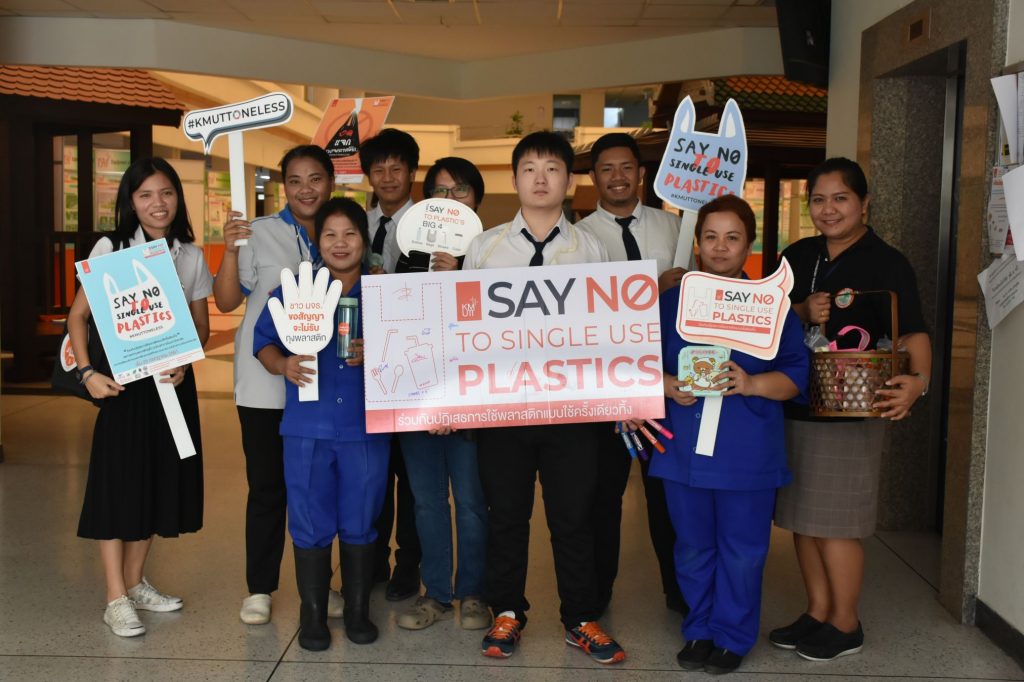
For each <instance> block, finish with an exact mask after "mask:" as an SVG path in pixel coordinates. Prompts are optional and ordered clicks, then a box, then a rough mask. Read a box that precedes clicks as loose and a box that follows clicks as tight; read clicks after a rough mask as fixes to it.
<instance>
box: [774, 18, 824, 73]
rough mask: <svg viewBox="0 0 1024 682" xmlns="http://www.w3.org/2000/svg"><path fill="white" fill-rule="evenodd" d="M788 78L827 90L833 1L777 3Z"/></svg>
mask: <svg viewBox="0 0 1024 682" xmlns="http://www.w3.org/2000/svg"><path fill="white" fill-rule="evenodd" d="M775 10H776V12H777V13H778V17H779V42H780V43H782V63H783V68H784V73H785V74H786V78H788V79H789V80H791V81H797V82H798V83H807V84H809V85H816V86H818V87H819V88H827V87H828V48H829V34H830V32H831V24H832V2H831V0H775Z"/></svg>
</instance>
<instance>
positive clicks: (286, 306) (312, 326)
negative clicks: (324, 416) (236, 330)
mask: <svg viewBox="0 0 1024 682" xmlns="http://www.w3.org/2000/svg"><path fill="white" fill-rule="evenodd" d="M339 298H341V282H339V281H337V280H334V281H333V282H332V281H331V273H330V272H328V271H327V268H321V270H320V271H319V272H318V273H316V280H315V281H314V279H313V264H312V263H310V262H308V261H304V262H302V263H300V264H299V277H298V281H297V282H296V278H295V275H294V274H293V273H292V271H291V270H289V269H288V268H284V269H283V270H281V299H282V300H278V299H276V298H271V299H270V300H269V301H267V307H268V308H269V309H270V316H271V317H272V318H274V326H275V327H277V333H278V335H279V336H280V337H281V341H282V342H283V343H284V347H285V348H287V349H288V350H289V351H291V352H292V353H295V354H296V355H312V356H313V358H314V359H313V361H312V362H310V361H306V362H304V363H302V364H303V365H304V366H306V367H310V368H312V369H316V368H317V361H316V354H317V353H319V352H320V351H321V350H322V349H323V348H324V347H325V346H326V345H327V344H328V343H330V341H331V338H332V337H333V336H334V313H335V310H336V309H337V307H338V299H339ZM309 378H311V381H310V382H309V383H308V384H303V385H302V386H300V387H299V401H300V402H308V401H311V400H317V399H318V398H319V395H320V391H319V385H320V382H319V374H314V375H312V377H309Z"/></svg>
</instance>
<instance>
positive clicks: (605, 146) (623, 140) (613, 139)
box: [590, 133, 640, 170]
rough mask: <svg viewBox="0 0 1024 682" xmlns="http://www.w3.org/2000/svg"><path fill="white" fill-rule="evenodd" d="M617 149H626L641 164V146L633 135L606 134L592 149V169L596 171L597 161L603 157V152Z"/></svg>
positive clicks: (598, 139)
mask: <svg viewBox="0 0 1024 682" xmlns="http://www.w3.org/2000/svg"><path fill="white" fill-rule="evenodd" d="M616 147H625V148H626V149H628V150H629V151H631V152H632V153H633V157H634V158H636V161H637V163H638V164H639V163H640V145H638V144H637V143H636V140H635V139H634V138H633V136H632V135H627V134H626V133H605V134H604V135H602V136H601V137H599V138H597V141H596V142H594V144H593V145H592V146H591V147H590V169H591V170H594V169H595V168H597V159H598V157H599V156H601V153H602V152H606V151H608V150H609V149H615V148H616Z"/></svg>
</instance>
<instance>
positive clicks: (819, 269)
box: [782, 227, 928, 349]
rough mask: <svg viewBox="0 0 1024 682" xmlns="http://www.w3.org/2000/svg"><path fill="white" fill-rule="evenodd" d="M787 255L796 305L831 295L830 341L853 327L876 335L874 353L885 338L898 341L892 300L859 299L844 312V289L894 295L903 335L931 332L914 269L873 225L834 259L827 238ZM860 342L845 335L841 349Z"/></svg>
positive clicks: (792, 248)
mask: <svg viewBox="0 0 1024 682" xmlns="http://www.w3.org/2000/svg"><path fill="white" fill-rule="evenodd" d="M782 255H783V257H785V258H786V260H788V261H789V264H790V266H791V267H792V268H793V275H794V281H793V290H792V291H791V292H790V294H789V298H790V300H791V301H792V302H793V303H802V302H803V301H804V300H805V299H806V298H807V297H808V296H810V295H811V294H813V293H816V292H819V291H827V292H828V293H830V294H832V297H833V299H832V310H831V312H830V314H829V321H828V323H827V324H826V325H825V335H826V336H827V337H828V338H829V340H830V341H832V340H836V337H837V336H838V334H839V330H840V329H842V328H843V327H845V326H847V325H851V324H852V325H856V326H858V327H861V328H863V329H864V330H865V331H867V332H868V333H869V334H870V335H871V340H870V343H869V345H868V348H869V349H873V348H874V347H875V345H876V343H877V342H878V339H879V338H881V337H882V336H887V337H889V338H890V339H892V338H893V334H892V329H891V328H890V327H891V326H892V312H891V310H890V307H889V296H887V295H886V294H864V295H861V296H855V297H854V299H853V303H852V304H851V305H850V306H849V307H847V308H840V307H839V306H838V305H836V300H835V295H836V294H837V293H839V292H840V291H841V290H843V289H853V290H854V291H876V290H889V291H895V292H896V296H897V298H898V303H899V334H900V335H901V336H903V335H905V334H913V333H915V332H925V333H927V331H928V329H927V327H926V326H925V322H924V317H923V315H922V314H921V297H920V295H919V294H918V290H917V278H916V277H915V276H914V270H913V269H912V268H911V267H910V263H909V262H908V261H907V259H906V257H905V256H904V255H903V254H902V253H900V252H899V251H897V250H896V249H895V248H893V247H892V246H889V245H888V244H886V243H885V242H884V241H882V239H881V238H880V237H879V236H878V235H877V234H875V231H874V230H872V229H871V228H870V227H868V231H867V233H866V234H865V235H864V236H863V237H861V238H860V239H859V240H857V241H856V242H855V243H854V244H853V245H851V246H850V247H849V248H847V249H846V250H845V251H843V252H842V253H841V254H839V255H838V256H837V257H836V258H835V259H830V258H829V256H828V247H827V245H826V242H825V237H824V236H822V235H818V236H816V237H808V238H805V239H801V240H800V241H798V242H796V243H794V244H791V245H790V246H789V247H787V248H786V250H785V251H783V252H782ZM859 339H860V336H859V335H858V334H856V333H854V334H852V335H850V336H849V338H845V337H844V338H843V339H841V340H840V343H839V345H840V348H846V347H854V348H855V347H856V343H857V341H858V340H859ZM893 340H895V339H893Z"/></svg>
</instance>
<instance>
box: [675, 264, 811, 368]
mask: <svg viewBox="0 0 1024 682" xmlns="http://www.w3.org/2000/svg"><path fill="white" fill-rule="evenodd" d="M792 288H793V271H792V269H791V268H790V267H789V262H788V261H787V260H786V259H785V258H783V259H782V264H781V265H779V269H778V270H776V271H775V273H774V274H772V275H770V276H768V277H766V278H764V279H756V280H752V279H734V278H732V277H719V276H717V275H711V274H708V273H706V272H688V273H686V274H685V275H683V280H682V282H681V283H680V288H679V292H680V295H679V308H678V312H677V314H676V331H678V332H679V335H680V336H682V337H683V338H684V339H686V340H687V341H689V342H691V343H705V344H709V345H713V346H725V347H726V348H731V349H733V350H736V351H740V352H741V353H746V354H747V355H753V356H754V357H755V358H761V359H762V360H771V359H772V358H774V357H775V355H776V354H777V353H778V352H779V341H780V340H781V339H782V329H783V327H784V326H785V323H786V315H787V313H789V308H790V303H789V292H790V290H791V289H792Z"/></svg>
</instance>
